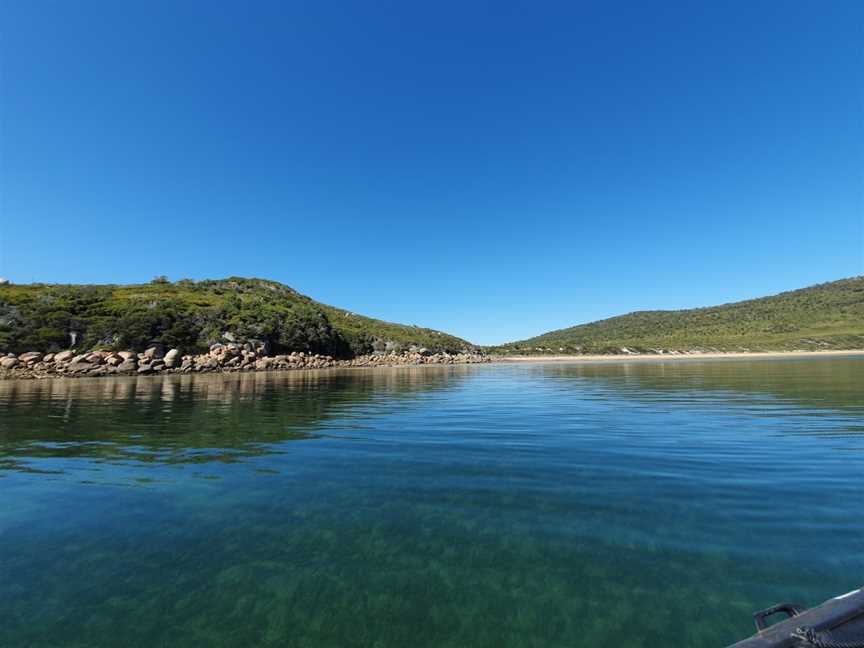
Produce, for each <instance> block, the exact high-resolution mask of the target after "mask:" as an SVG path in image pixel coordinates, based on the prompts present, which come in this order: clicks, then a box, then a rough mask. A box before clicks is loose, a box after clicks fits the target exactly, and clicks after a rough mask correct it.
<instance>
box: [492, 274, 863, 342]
mask: <svg viewBox="0 0 864 648" xmlns="http://www.w3.org/2000/svg"><path fill="white" fill-rule="evenodd" d="M623 348H626V349H628V350H630V351H635V352H654V351H657V350H661V349H662V350H664V351H791V350H795V349H800V350H820V349H861V348H864V277H854V278H851V279H842V280H840V281H834V282H831V283H825V284H820V285H818V286H811V287H809V288H802V289H800V290H793V291H790V292H785V293H781V294H779V295H774V296H771V297H762V298H760V299H751V300H748V301H742V302H736V303H733V304H724V305H722V306H713V307H709V308H694V309H689V310H679V311H640V312H635V313H630V314H628V315H621V316H618V317H612V318H610V319H605V320H601V321H599V322H592V323H590V324H582V325H580V326H573V327H571V328H566V329H561V330H558V331H552V332H550V333H546V334H544V335H540V336H538V337H534V338H530V339H528V340H522V341H519V342H512V343H510V344H505V345H502V346H500V347H493V348H490V349H489V350H490V351H492V352H496V353H504V354H537V353H541V354H542V353H549V354H553V353H564V354H567V353H622V349H623Z"/></svg>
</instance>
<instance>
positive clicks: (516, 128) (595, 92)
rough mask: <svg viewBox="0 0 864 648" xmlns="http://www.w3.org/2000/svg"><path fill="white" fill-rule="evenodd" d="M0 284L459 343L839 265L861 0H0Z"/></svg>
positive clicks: (855, 105)
mask: <svg viewBox="0 0 864 648" xmlns="http://www.w3.org/2000/svg"><path fill="white" fill-rule="evenodd" d="M0 11H2V16H0V24H2V41H0V48H2V49H0V53H2V58H0V92H2V95H0V99H2V103H0V209H2V211H0V276H5V277H8V278H10V279H12V280H13V281H16V282H22V283H24V282H31V281H43V282H76V283H77V282H98V283H108V282H142V281H149V280H150V279H151V278H152V277H154V276H156V275H167V276H168V277H169V278H171V279H181V278H184V277H190V278H214V277H223V276H229V275H242V276H257V277H265V278H270V279H276V280H278V281H282V282H284V283H286V284H288V285H290V286H292V287H294V288H296V289H298V290H300V291H301V292H304V293H306V294H308V295H310V296H312V297H314V298H316V299H318V300H320V301H324V302H326V303H330V304H334V305H338V306H342V307H345V308H348V309H350V310H353V311H356V312H360V313H363V314H367V315H372V316H376V317H380V318H384V319H389V320H393V321H399V322H404V323H415V324H420V325H425V326H431V327H435V328H439V329H443V330H446V331H448V332H452V333H455V334H457V335H461V336H463V337H466V338H468V339H470V340H472V341H474V342H478V343H495V342H503V341H506V340H513V339H519V338H524V337H527V336H531V335H536V334H539V333H542V332H545V331H547V330H549V329H555V328H561V327H564V326H569V325H572V324H576V323H580V322H585V321H589V320H593V319H598V318H602V317H606V316H610V315H615V314H620V313H623V312H627V311H631V310H637V309H648V308H680V307H691V306H699V305H710V304H715V303H722V302H727V301H733V300H737V299H742V298H747V297H753V296H760V295H764V294H769V293H773V292H778V291H781V290H786V289H791V288H797V287H801V286H805V285H810V284H813V283H819V282H822V281H828V280H833V279H838V278H841V277H845V276H852V275H859V274H864V225H862V220H864V216H862V214H864V200H862V182H864V165H862V159H864V155H862V151H864V144H862V142H864V122H862V114H864V92H862V79H864V55H862V52H864V49H862V47H864V46H862V44H864V2H860V1H859V0H855V1H851V2H844V1H841V0H830V1H827V2H826V1H825V0H818V1H813V2H798V1H795V0H784V1H778V0H771V1H769V2H764V1H753V0H747V1H742V2H674V1H671V0H664V1H662V2H661V1H657V2H646V1H644V0H642V1H639V2H630V3H627V2H617V3H616V2H574V1H572V0H571V1H566V2H551V3H549V2H538V1H536V0H533V1H530V2H522V3H516V2H501V1H495V2H482V3H481V2H467V1H465V0H459V1H458V2H449V1H443V2H442V1H437V2H422V3H421V2H414V3H411V2H404V1H400V2H368V1H364V2H332V3H330V2H321V1H320V0H317V1H309V2H290V1H281V2H272V3H267V2H262V1H256V2H239V1H238V2H212V1H209V0H208V1H207V2H176V1H171V2H144V3H130V2H115V1H113V0H112V1H111V2H107V1H106V2H91V1H86V0H85V1H82V2H43V1H41V0H14V1H10V0H7V1H6V2H4V3H2V9H0Z"/></svg>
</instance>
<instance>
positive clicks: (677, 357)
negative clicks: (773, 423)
mask: <svg viewBox="0 0 864 648" xmlns="http://www.w3.org/2000/svg"><path fill="white" fill-rule="evenodd" d="M838 356H850V357H862V356H864V349H845V350H841V349H830V350H825V351H730V352H725V353H724V352H722V351H714V352H710V353H629V354H625V353H621V354H612V353H607V354H599V353H598V354H588V355H518V356H517V355H513V356H500V355H499V356H495V355H493V356H490V357H491V359H492V363H499V364H508V363H541V362H552V363H555V362H559V363H564V362H573V363H583V362H584V363H595V362H634V361H635V362H666V361H672V362H681V361H698V360H759V359H764V360H779V359H784V358H831V357H838Z"/></svg>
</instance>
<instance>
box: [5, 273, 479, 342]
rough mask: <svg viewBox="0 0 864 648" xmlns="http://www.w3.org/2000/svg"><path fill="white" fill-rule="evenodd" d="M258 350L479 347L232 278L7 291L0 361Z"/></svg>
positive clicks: (38, 286)
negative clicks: (225, 346) (4, 357)
mask: <svg viewBox="0 0 864 648" xmlns="http://www.w3.org/2000/svg"><path fill="white" fill-rule="evenodd" d="M249 340H255V341H259V342H262V343H265V344H267V345H269V347H270V348H271V349H272V350H273V351H274V352H283V351H308V352H313V353H321V354H327V355H332V356H334V357H340V358H348V357H353V356H355V355H361V354H364V353H370V352H372V351H385V350H387V351H390V350H396V351H399V350H407V349H409V348H410V347H411V346H415V347H425V348H427V349H429V350H430V351H449V352H456V351H460V350H463V349H466V348H471V347H472V345H471V344H470V343H469V342H466V341H465V340H462V339H460V338H457V337H454V336H452V335H447V334H445V333H441V332H439V331H434V330H432V329H425V328H419V327H416V326H405V325H402V324H392V323H390V322H383V321H380V320H376V319H372V318H369V317H363V316H361V315H356V314H354V313H349V312H347V311H345V310H340V309H337V308H334V307H332V306H327V305H325V304H321V303H319V302H316V301H315V300H313V299H310V298H309V297H306V296H305V295H302V294H300V293H298V292H297V291H296V290H293V289H292V288H289V287H288V286H285V285H282V284H280V283H277V282H275V281H266V280H263V279H243V278H239V277H231V278H229V279H221V280H206V281H191V280H182V281H177V282H174V283H171V282H169V281H167V280H165V279H157V280H154V281H153V282H151V283H149V284H140V285H125V286H120V285H46V284H26V285H15V284H5V285H0V351H2V352H10V351H11V352H14V353H21V352H25V351H31V350H32V351H43V352H45V351H51V350H57V349H65V348H68V347H70V346H74V347H76V348H79V349H91V348H103V349H135V350H142V349H143V348H145V347H146V346H148V345H149V344H151V343H154V342H159V343H162V344H165V345H166V346H169V347H179V348H181V349H183V350H184V351H185V352H190V353H191V352H195V351H203V350H206V349H207V348H208V347H209V346H210V344H212V343H214V342H226V341H229V342H230V341H237V342H245V341H249Z"/></svg>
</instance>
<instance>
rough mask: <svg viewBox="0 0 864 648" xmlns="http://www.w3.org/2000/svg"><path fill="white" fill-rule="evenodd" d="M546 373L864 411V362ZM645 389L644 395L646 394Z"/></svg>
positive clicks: (552, 368)
mask: <svg viewBox="0 0 864 648" xmlns="http://www.w3.org/2000/svg"><path fill="white" fill-rule="evenodd" d="M537 370H538V371H542V372H543V374H544V375H547V376H554V377H556V378H562V379H574V380H587V381H591V382H596V381H602V382H603V386H604V387H609V388H613V389H619V390H621V391H622V392H632V396H633V397H634V398H640V399H645V398H650V397H651V396H652V392H653V395H654V396H656V397H657V398H668V397H673V396H675V394H676V392H680V393H681V395H685V393H687V392H690V393H693V392H697V393H698V392H732V393H741V394H744V393H746V394H747V395H749V396H751V397H752V396H754V395H760V394H762V395H764V396H766V397H769V398H771V399H775V400H777V401H779V402H778V403H775V404H782V402H784V401H785V402H788V403H789V404H790V405H794V406H796V407H816V408H859V409H864V359H862V358H858V357H855V358H852V357H850V358H838V357H834V358H830V359H806V360H802V359H779V360H777V359H772V360H769V359H761V360H739V359H736V360H728V361H727V360H711V361H695V360H694V361H671V362H654V361H651V362H629V363H628V362H621V363H617V362H616V363H602V364H601V363H594V364H587V363H586V364H545V365H538V367H537ZM646 390H648V391H647V393H646Z"/></svg>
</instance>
